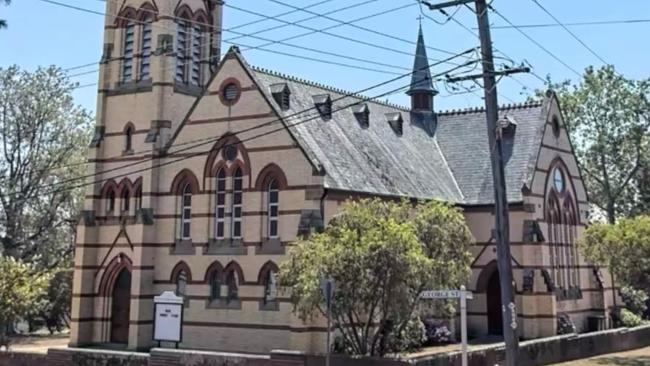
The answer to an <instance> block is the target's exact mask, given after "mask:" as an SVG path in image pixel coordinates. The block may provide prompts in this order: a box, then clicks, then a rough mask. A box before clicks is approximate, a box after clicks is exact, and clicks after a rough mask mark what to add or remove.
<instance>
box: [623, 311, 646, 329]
mask: <svg viewBox="0 0 650 366" xmlns="http://www.w3.org/2000/svg"><path fill="white" fill-rule="evenodd" d="M619 317H620V322H621V325H622V326H624V327H628V328H633V327H638V326H639V325H641V324H643V319H641V317H640V316H638V315H636V314H634V313H633V312H631V311H630V310H628V309H621V313H620V315H619Z"/></svg>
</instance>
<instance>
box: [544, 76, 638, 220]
mask: <svg viewBox="0 0 650 366" xmlns="http://www.w3.org/2000/svg"><path fill="white" fill-rule="evenodd" d="M551 89H553V90H554V91H555V92H556V93H557V95H558V97H559V99H560V103H561V105H562V111H563V112H564V117H565V122H566V127H567V130H568V132H569V134H570V136H571V140H572V141H573V144H574V146H573V147H574V150H575V153H576V156H577V158H578V163H579V164H580V168H581V170H582V172H583V174H584V179H585V183H586V185H587V191H588V192H589V198H590V201H591V203H593V204H594V205H596V206H597V207H599V208H600V209H602V210H603V212H605V213H606V215H607V221H608V222H609V223H611V224H613V223H614V222H616V218H617V217H621V216H622V217H628V216H630V215H631V214H632V212H633V210H634V208H635V207H636V205H637V203H638V198H639V192H638V188H639V187H638V183H637V182H636V179H637V178H638V177H639V171H640V169H641V168H642V165H643V159H645V158H647V157H648V156H650V155H649V154H650V103H649V102H648V99H649V97H650V80H640V81H636V80H631V79H627V78H625V77H623V76H621V75H620V74H619V73H617V72H616V71H615V70H614V68H613V67H612V66H604V67H602V68H600V69H598V70H595V69H594V68H593V67H589V68H587V70H586V71H585V74H584V76H583V79H582V80H581V81H580V83H579V84H578V85H573V86H572V85H571V82H570V81H568V80H567V81H564V82H561V83H555V84H553V83H551ZM537 94H538V96H539V95H541V94H542V92H541V91H538V92H537Z"/></svg>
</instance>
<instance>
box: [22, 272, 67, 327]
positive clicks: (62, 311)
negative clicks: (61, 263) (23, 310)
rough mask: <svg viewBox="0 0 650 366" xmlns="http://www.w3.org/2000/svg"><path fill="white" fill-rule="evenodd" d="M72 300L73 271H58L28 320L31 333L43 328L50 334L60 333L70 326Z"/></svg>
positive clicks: (30, 312)
mask: <svg viewBox="0 0 650 366" xmlns="http://www.w3.org/2000/svg"><path fill="white" fill-rule="evenodd" d="M71 299H72V270H62V271H58V272H57V273H56V274H54V276H52V279H51V280H50V282H49V284H48V288H47V291H45V292H44V293H43V294H42V295H41V297H40V298H39V300H38V301H37V302H36V304H35V305H34V306H33V307H32V309H31V310H30V311H29V313H28V315H27V318H28V320H29V327H30V330H31V331H35V330H37V329H38V328H39V327H41V326H45V327H47V330H48V331H49V332H50V333H54V332H55V331H56V332H60V331H62V330H63V329H64V328H67V327H68V326H69V319H70V306H71V303H70V301H71Z"/></svg>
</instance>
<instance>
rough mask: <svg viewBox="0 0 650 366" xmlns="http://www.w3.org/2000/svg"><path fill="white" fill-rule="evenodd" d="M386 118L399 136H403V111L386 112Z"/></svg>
mask: <svg viewBox="0 0 650 366" xmlns="http://www.w3.org/2000/svg"><path fill="white" fill-rule="evenodd" d="M386 120H388V124H389V125H390V127H391V128H392V129H393V131H395V133H396V134H397V135H398V136H402V124H403V122H404V120H403V119H402V113H400V112H396V113H386Z"/></svg>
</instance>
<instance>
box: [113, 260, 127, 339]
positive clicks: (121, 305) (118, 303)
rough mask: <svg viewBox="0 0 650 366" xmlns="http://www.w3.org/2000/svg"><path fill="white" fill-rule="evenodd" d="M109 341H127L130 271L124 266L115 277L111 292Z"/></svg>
mask: <svg viewBox="0 0 650 366" xmlns="http://www.w3.org/2000/svg"><path fill="white" fill-rule="evenodd" d="M111 299H112V306H111V342H114V343H128V342H129V312H130V310H131V272H130V271H129V270H128V269H127V268H124V269H122V270H121V271H120V274H119V275H118V276H117V278H116V279H115V284H114V285H113V291H112V292H111Z"/></svg>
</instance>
